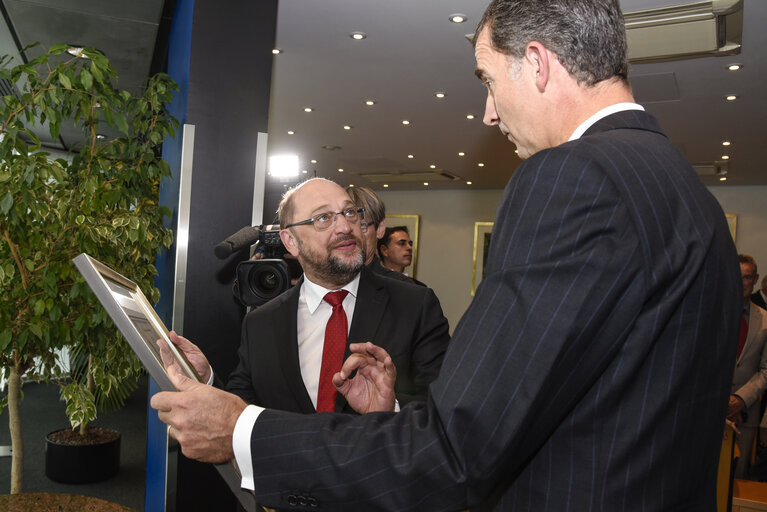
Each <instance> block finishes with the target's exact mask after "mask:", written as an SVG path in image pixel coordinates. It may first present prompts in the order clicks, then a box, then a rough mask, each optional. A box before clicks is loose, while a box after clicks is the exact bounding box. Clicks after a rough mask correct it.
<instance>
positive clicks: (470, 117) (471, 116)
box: [466, 114, 474, 119]
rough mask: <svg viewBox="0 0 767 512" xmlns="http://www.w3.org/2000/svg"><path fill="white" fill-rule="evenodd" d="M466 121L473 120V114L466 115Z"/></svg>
mask: <svg viewBox="0 0 767 512" xmlns="http://www.w3.org/2000/svg"><path fill="white" fill-rule="evenodd" d="M466 119H474V114H466Z"/></svg>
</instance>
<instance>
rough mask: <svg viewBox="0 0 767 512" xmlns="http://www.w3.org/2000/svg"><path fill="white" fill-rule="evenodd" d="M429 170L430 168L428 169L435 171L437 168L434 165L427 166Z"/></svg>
mask: <svg viewBox="0 0 767 512" xmlns="http://www.w3.org/2000/svg"><path fill="white" fill-rule="evenodd" d="M429 168H430V169H436V168H437V166H436V165H434V164H431V165H430V166H429Z"/></svg>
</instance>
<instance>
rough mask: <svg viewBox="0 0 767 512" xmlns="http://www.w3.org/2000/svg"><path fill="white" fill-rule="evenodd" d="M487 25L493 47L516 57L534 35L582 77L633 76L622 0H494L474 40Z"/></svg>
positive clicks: (590, 82) (590, 80)
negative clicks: (621, 8)
mask: <svg viewBox="0 0 767 512" xmlns="http://www.w3.org/2000/svg"><path fill="white" fill-rule="evenodd" d="M485 27H488V29H489V30H490V40H491V41H492V45H493V47H494V48H495V49H496V50H497V51H499V52H501V53H504V54H506V55H510V56H512V57H515V58H517V59H519V58H522V57H523V56H524V54H525V48H526V47H527V44H528V43H530V42H531V41H538V42H539V43H541V44H543V46H545V47H546V48H547V49H549V50H551V51H552V52H554V53H555V54H556V56H557V58H558V59H559V61H560V62H561V63H562V66H564V68H565V69H566V70H567V72H568V73H570V74H571V75H572V76H573V77H574V78H575V79H576V80H577V81H578V83H585V84H587V85H595V84H597V83H599V82H601V81H603V80H608V79H610V78H614V77H617V78H619V79H620V80H622V81H623V82H628V61H627V58H626V51H627V50H626V48H627V45H626V28H625V26H624V23H623V15H622V14H621V11H620V7H619V6H618V0H493V1H492V2H491V3H490V5H489V6H488V7H487V9H486V10H485V14H484V15H483V16H482V19H481V20H480V21H479V25H478V26H477V30H476V32H475V34H474V40H473V43H474V44H475V45H476V44H477V38H478V37H479V33H480V32H482V30H483V29H484V28H485Z"/></svg>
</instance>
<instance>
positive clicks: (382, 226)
mask: <svg viewBox="0 0 767 512" xmlns="http://www.w3.org/2000/svg"><path fill="white" fill-rule="evenodd" d="M385 232H386V219H384V220H382V221H381V223H380V224H379V225H378V227H377V228H376V240H380V239H381V238H383V236H384V233H385Z"/></svg>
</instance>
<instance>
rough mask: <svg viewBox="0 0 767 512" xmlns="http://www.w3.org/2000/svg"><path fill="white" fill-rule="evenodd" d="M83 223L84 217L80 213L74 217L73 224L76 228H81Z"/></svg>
mask: <svg viewBox="0 0 767 512" xmlns="http://www.w3.org/2000/svg"><path fill="white" fill-rule="evenodd" d="M83 222H85V215H83V214H82V213H81V214H80V215H78V216H77V217H75V223H76V224H77V225H78V226H82V224H83Z"/></svg>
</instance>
